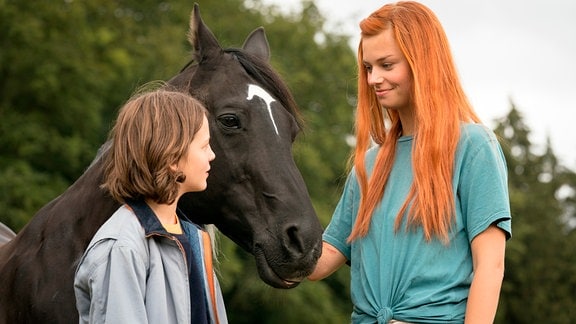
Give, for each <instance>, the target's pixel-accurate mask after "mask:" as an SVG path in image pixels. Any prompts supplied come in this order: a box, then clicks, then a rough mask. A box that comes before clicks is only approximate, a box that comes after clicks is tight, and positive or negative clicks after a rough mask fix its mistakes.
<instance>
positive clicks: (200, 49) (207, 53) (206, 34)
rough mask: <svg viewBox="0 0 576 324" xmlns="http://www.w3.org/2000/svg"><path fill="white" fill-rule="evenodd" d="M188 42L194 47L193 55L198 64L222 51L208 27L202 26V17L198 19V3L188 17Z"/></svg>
mask: <svg viewBox="0 0 576 324" xmlns="http://www.w3.org/2000/svg"><path fill="white" fill-rule="evenodd" d="M188 41H189V42H190V44H191V45H192V46H193V47H194V55H195V57H196V60H197V61H198V62H202V61H204V60H205V59H206V58H208V57H211V56H216V55H218V54H219V53H220V52H221V51H222V47H220V44H219V43H218V40H217V39H216V37H215V36H214V34H213V33H212V31H210V29H209V28H208V26H206V25H205V24H204V21H203V20H202V17H200V6H199V5H198V3H195V4H194V10H193V11H192V14H191V15H190V30H189V32H188Z"/></svg>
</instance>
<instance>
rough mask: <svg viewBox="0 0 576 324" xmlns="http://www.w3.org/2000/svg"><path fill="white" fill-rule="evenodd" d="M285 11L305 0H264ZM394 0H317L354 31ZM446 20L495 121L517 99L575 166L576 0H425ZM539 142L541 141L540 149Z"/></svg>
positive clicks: (332, 23) (483, 111) (537, 132)
mask: <svg viewBox="0 0 576 324" xmlns="http://www.w3.org/2000/svg"><path fill="white" fill-rule="evenodd" d="M263 2H264V3H267V4H279V5H280V6H281V7H283V8H285V9H286V10H292V11H293V10H298V9H299V8H301V6H300V0H263ZM388 2H389V1H382V0H316V4H317V6H318V7H319V8H320V11H321V12H322V14H323V16H324V17H326V18H327V19H328V26H327V27H328V28H329V31H330V32H333V33H339V34H346V35H350V36H351V37H353V38H352V42H351V43H352V44H351V46H353V48H354V51H356V48H357V44H358V37H357V34H358V33H359V29H358V22H359V21H360V20H361V19H362V18H364V17H366V16H367V15H369V14H370V13H371V12H373V11H374V10H376V9H378V8H379V7H381V6H382V5H384V4H386V3H388ZM420 2H421V3H423V4H425V5H427V6H428V7H429V8H431V9H432V10H433V11H434V12H435V13H436V15H437V16H438V18H439V19H440V22H441V23H442V25H443V26H444V28H445V30H446V33H447V34H448V38H449V40H450V45H451V47H452V51H453V54H454V57H455V60H456V64H457V67H458V70H459V72H460V76H461V79H462V82H463V84H464V88H465V90H466V92H467V94H468V96H469V98H470V100H471V101H472V104H473V105H474V106H475V108H476V110H477V112H478V114H479V115H480V117H481V118H482V119H483V121H484V122H485V123H486V124H488V125H489V126H493V120H494V119H495V118H499V117H503V116H505V115H506V113H508V111H509V110H510V100H512V101H513V102H514V103H515V104H516V106H517V108H518V110H520V112H521V113H522V114H523V115H524V117H525V121H526V123H527V124H528V126H529V128H530V129H531V130H532V136H531V138H530V139H531V141H532V143H534V144H536V145H537V146H538V147H540V148H541V146H542V144H544V143H545V141H546V137H547V136H550V138H551V142H552V146H553V148H554V151H555V153H556V155H557V156H558V157H559V158H560V161H561V163H562V164H563V165H565V166H568V167H570V168H571V169H572V170H576V1H574V0H546V1H542V0H540V1H536V0H421V1H420ZM538 147H537V148H538Z"/></svg>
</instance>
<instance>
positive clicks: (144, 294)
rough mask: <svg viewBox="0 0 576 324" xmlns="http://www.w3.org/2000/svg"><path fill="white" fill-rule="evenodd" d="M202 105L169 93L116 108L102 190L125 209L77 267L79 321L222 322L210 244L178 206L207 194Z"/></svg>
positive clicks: (209, 152)
mask: <svg viewBox="0 0 576 324" xmlns="http://www.w3.org/2000/svg"><path fill="white" fill-rule="evenodd" d="M206 113H207V112H206V109H205V108H204V107H203V106H202V104H201V103H200V102H198V101H197V100H196V99H194V98H192V97H191V96H189V95H187V94H185V93H181V92H177V91H170V90H165V89H158V90H155V91H151V92H147V93H142V94H138V95H136V96H135V97H133V98H132V99H130V100H129V101H128V102H127V103H126V104H125V105H124V107H122V109H121V110H120V112H119V115H118V119H117V121H116V124H115V125H114V128H113V129H112V132H111V135H110V137H111V147H110V149H109V151H108V152H107V153H106V154H105V155H104V156H103V158H104V159H105V179H104V184H103V185H102V187H103V189H106V190H108V192H109V193H110V195H111V196H112V197H114V198H115V199H116V200H117V201H118V202H120V203H122V204H123V205H122V206H121V207H120V208H119V209H118V210H117V211H116V213H114V214H113V215H112V216H111V217H110V219H109V220H108V221H106V223H104V224H103V225H102V227H101V228H100V229H99V230H98V232H97V233H96V235H95V236H94V238H93V239H92V241H91V242H90V244H89V246H88V248H87V250H86V252H85V253H84V256H83V257H82V259H81V260H80V262H79V265H78V268H77V271H76V276H75V282H74V288H75V293H76V306H77V308H78V311H79V315H80V323H175V324H176V323H226V322H227V320H226V313H225V311H224V303H223V300H222V295H221V292H220V289H219V286H218V281H217V279H216V276H215V274H214V272H213V270H212V266H211V261H212V260H211V258H212V253H211V252H210V251H211V246H210V240H209V239H207V233H206V232H205V231H204V229H203V228H201V227H199V226H197V225H195V224H193V223H192V222H190V221H189V220H188V219H187V218H186V215H184V214H182V213H181V212H180V211H179V210H178V209H177V202H178V199H179V198H180V197H181V196H182V195H183V194H185V193H187V192H192V191H202V190H204V189H206V185H207V183H206V180H207V178H208V172H209V170H210V162H211V161H212V160H213V159H214V157H215V155H214V152H213V151H212V149H211V147H210V142H209V140H210V132H209V128H208V120H207V118H206Z"/></svg>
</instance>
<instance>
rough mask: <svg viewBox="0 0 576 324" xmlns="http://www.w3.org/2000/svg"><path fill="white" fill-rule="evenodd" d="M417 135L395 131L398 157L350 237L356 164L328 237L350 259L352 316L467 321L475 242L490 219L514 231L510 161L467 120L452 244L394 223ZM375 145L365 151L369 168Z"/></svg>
mask: <svg viewBox="0 0 576 324" xmlns="http://www.w3.org/2000/svg"><path fill="white" fill-rule="evenodd" d="M413 141H414V139H413V137H412V136H406V137H401V138H399V139H398V145H397V152H396V160H395V162H394V166H393V168H392V171H391V174H390V177H389V180H388V183H387V184H386V188H385V192H384V196H383V198H382V202H381V204H380V206H379V207H378V208H376V210H375V211H374V214H373V216H372V222H371V224H370V230H369V232H368V234H367V235H366V236H365V237H363V238H360V239H357V240H355V241H353V242H352V243H351V244H348V243H347V242H346V239H347V238H348V236H349V235H350V232H351V229H352V226H353V224H354V222H355V219H356V214H357V212H358V204H359V200H360V189H359V187H358V183H357V180H356V176H355V173H354V170H352V172H351V173H350V175H349V177H348V180H347V182H346V185H345V187H344V192H343V194H342V197H341V199H340V202H339V203H338V206H337V207H336V210H335V211H334V215H333V217H332V220H331V222H330V224H329V225H328V227H327V228H326V231H325V233H324V237H323V239H324V241H326V242H328V243H330V244H331V245H333V246H334V247H335V248H337V249H338V250H339V251H340V252H342V253H343V254H344V255H345V256H346V258H348V260H350V262H351V297H352V302H353V303H354V310H353V313H352V322H353V323H370V324H373V323H375V322H377V323H388V321H390V320H391V319H395V320H399V321H405V322H414V323H463V322H464V314H465V311H466V301H467V298H468V292H469V289H470V284H471V281H472V255H471V250H470V242H471V241H472V239H473V238H474V237H475V236H476V235H478V234H479V233H481V232H483V231H484V230H485V229H486V228H488V226H489V225H490V224H493V223H494V224H497V226H498V227H499V228H501V229H502V230H504V231H505V232H506V235H507V237H510V236H511V233H512V232H511V215H510V204H509V198H508V184H507V172H506V163H505V160H504V156H503V153H502V150H501V148H500V145H499V143H498V141H497V139H496V137H495V135H494V134H493V133H492V132H491V131H490V130H489V129H487V128H486V127H484V126H482V125H476V124H465V125H463V126H462V128H461V137H460V141H459V144H458V149H457V152H456V159H455V168H454V177H453V189H454V192H455V195H456V197H455V199H456V200H455V201H456V218H455V223H454V224H453V227H452V230H451V232H450V235H449V238H450V242H449V244H448V245H446V244H443V243H441V242H440V241H438V240H432V241H430V242H427V241H426V239H425V238H424V236H423V232H422V229H421V228H416V229H410V230H405V228H404V227H401V228H400V230H398V231H396V232H395V231H394V221H395V218H396V215H397V214H398V212H399V210H400V208H401V207H402V205H403V203H404V200H405V198H406V196H407V194H408V191H409V190H410V186H411V184H412V179H413V175H412V143H413ZM377 151H378V148H377V147H376V148H373V149H372V150H370V151H369V152H368V153H367V158H366V163H367V165H366V166H367V170H368V172H370V170H371V169H372V167H373V165H374V160H375V157H376V155H377Z"/></svg>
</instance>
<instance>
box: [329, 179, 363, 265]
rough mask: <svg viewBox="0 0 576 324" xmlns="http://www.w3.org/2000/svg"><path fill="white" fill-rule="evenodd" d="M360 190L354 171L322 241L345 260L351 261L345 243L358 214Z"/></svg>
mask: <svg viewBox="0 0 576 324" xmlns="http://www.w3.org/2000/svg"><path fill="white" fill-rule="evenodd" d="M359 195H360V188H359V187H358V182H357V180H356V176H355V173H354V170H352V172H350V174H349V175H348V179H346V184H345V185H344V191H343V193H342V196H341V197H340V201H339V202H338V205H337V206H336V209H335V210H334V214H333V215H332V220H331V221H330V224H328V226H327V228H326V230H325V231H324V235H323V237H322V239H323V240H324V241H325V242H327V243H329V244H330V245H332V246H334V247H335V248H336V249H337V250H338V251H340V252H341V253H342V254H343V255H344V256H345V257H346V259H348V260H350V259H351V247H350V244H349V243H348V242H347V239H348V237H349V236H350V233H351V232H352V226H354V222H355V221H356V215H357V213H358V201H359V200H360V196H359Z"/></svg>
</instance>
